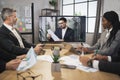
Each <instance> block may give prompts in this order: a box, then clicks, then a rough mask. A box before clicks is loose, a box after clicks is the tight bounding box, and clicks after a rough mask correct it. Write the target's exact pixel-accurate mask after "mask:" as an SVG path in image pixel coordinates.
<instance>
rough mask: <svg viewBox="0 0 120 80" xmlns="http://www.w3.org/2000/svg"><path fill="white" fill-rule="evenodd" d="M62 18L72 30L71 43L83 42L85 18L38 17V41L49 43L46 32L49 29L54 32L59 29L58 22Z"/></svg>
mask: <svg viewBox="0 0 120 80" xmlns="http://www.w3.org/2000/svg"><path fill="white" fill-rule="evenodd" d="M62 17H64V18H66V19H67V26H68V27H69V28H71V29H73V30H74V41H71V42H85V37H86V31H85V30H86V17H85V16H39V41H40V42H49V39H48V38H47V34H48V32H47V30H48V29H51V30H52V31H53V32H55V30H56V29H57V28H59V27H60V26H59V25H58V21H59V19H60V18H62Z"/></svg>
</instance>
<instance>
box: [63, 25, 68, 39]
mask: <svg viewBox="0 0 120 80" xmlns="http://www.w3.org/2000/svg"><path fill="white" fill-rule="evenodd" d="M67 28H68V27H66V28H64V29H62V39H64V36H65V33H66V31H67Z"/></svg>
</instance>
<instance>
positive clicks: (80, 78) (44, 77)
mask: <svg viewBox="0 0 120 80" xmlns="http://www.w3.org/2000/svg"><path fill="white" fill-rule="evenodd" d="M45 50H46V52H45V55H48V54H51V52H52V51H51V50H50V49H45ZM67 53H68V50H67V49H62V51H61V54H62V56H63V55H64V54H67ZM17 73H18V72H17V71H11V70H6V71H4V72H3V73H1V74H0V80H23V78H25V77H26V76H28V74H29V75H31V76H32V77H36V78H35V79H33V78H31V77H30V78H27V77H26V78H25V79H24V80H120V76H118V75H115V74H111V73H106V72H102V71H97V72H84V71H81V70H78V69H67V68H61V72H51V63H50V62H47V61H40V60H38V61H37V63H36V64H35V65H34V66H33V67H32V68H31V69H30V71H28V72H27V71H26V72H25V73H22V74H20V75H23V78H22V77H21V76H20V75H18V78H17ZM37 76H38V77H37Z"/></svg>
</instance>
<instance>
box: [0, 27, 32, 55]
mask: <svg viewBox="0 0 120 80" xmlns="http://www.w3.org/2000/svg"><path fill="white" fill-rule="evenodd" d="M20 36H21V35H20ZM21 38H22V36H21ZM22 41H23V44H24V46H25V48H21V47H20V45H19V42H18V40H17V38H16V37H15V36H14V34H13V33H12V32H11V31H10V30H9V29H7V28H6V27H5V26H4V25H2V26H1V27H0V48H2V49H4V50H5V51H7V52H8V53H10V54H14V55H21V54H26V53H27V52H28V49H29V48H30V47H31V46H34V45H33V44H30V43H27V42H26V41H25V39H23V38H22Z"/></svg>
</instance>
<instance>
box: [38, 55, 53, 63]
mask: <svg viewBox="0 0 120 80" xmlns="http://www.w3.org/2000/svg"><path fill="white" fill-rule="evenodd" d="M37 60H42V61H48V62H53V59H52V57H51V56H50V55H41V56H37Z"/></svg>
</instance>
